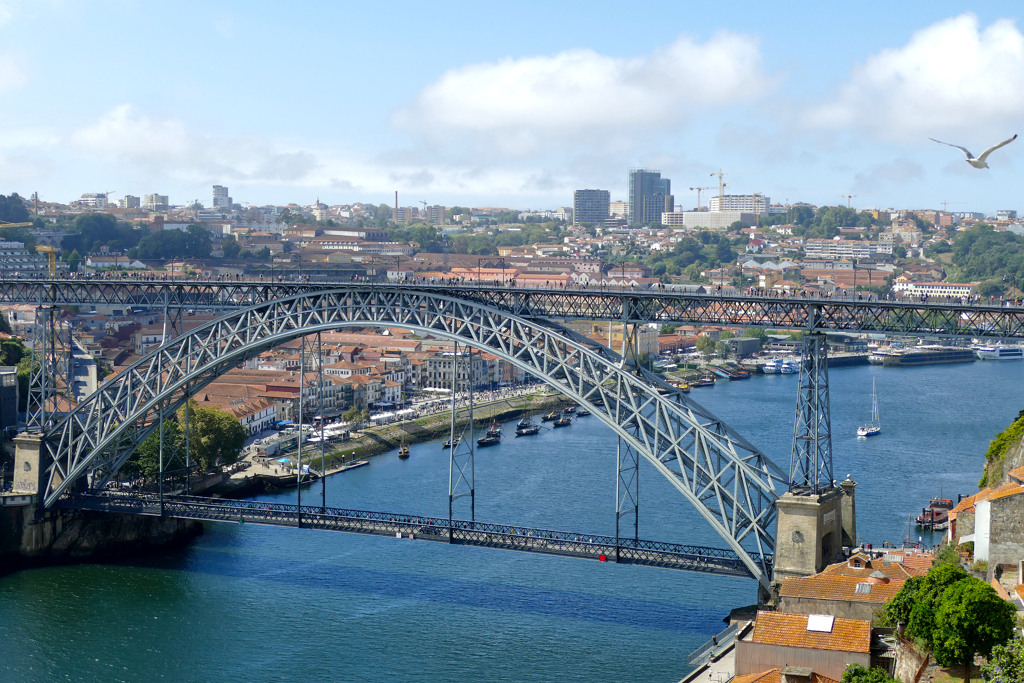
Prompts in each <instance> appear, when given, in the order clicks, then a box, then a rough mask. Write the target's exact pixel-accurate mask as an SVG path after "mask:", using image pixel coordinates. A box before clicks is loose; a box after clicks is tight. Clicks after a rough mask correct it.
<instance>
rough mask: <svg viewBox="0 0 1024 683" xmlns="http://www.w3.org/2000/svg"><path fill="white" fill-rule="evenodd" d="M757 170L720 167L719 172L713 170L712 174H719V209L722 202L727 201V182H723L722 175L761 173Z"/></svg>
mask: <svg viewBox="0 0 1024 683" xmlns="http://www.w3.org/2000/svg"><path fill="white" fill-rule="evenodd" d="M760 172H761V171H760V170H757V171H723V170H722V169H718V172H717V173H714V172H712V173H711V175H712V176H718V210H719V211H721V210H722V204H724V203H725V183H723V182H722V176H724V175H739V174H740V173H760Z"/></svg>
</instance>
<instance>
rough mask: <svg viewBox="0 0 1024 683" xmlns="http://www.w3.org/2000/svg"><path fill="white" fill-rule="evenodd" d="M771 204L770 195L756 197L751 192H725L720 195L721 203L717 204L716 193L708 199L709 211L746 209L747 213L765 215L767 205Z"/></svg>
mask: <svg viewBox="0 0 1024 683" xmlns="http://www.w3.org/2000/svg"><path fill="white" fill-rule="evenodd" d="M771 204H772V199H771V197H766V196H764V195H760V194H759V195H757V196H756V197H755V196H754V195H752V194H727V195H725V196H723V197H721V205H719V197H718V196H717V195H715V196H713V197H712V198H711V199H709V200H708V209H709V210H710V211H746V212H748V213H757V214H761V215H765V214H767V213H768V207H770V206H771Z"/></svg>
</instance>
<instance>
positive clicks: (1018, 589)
mask: <svg viewBox="0 0 1024 683" xmlns="http://www.w3.org/2000/svg"><path fill="white" fill-rule="evenodd" d="M1013 592H1014V594H1016V596H1017V599H1018V600H1020V601H1021V602H1024V583H1022V584H1020V585H1019V586H1014V587H1013Z"/></svg>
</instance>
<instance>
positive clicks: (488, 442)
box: [476, 434, 501, 448]
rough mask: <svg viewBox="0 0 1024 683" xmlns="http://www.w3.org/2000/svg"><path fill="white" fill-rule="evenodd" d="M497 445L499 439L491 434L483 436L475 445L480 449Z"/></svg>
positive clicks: (499, 441)
mask: <svg viewBox="0 0 1024 683" xmlns="http://www.w3.org/2000/svg"><path fill="white" fill-rule="evenodd" d="M499 443H501V437H500V436H494V435H492V434H485V435H484V436H481V437H480V438H479V439H477V440H476V445H477V446H479V447H480V448H484V447H486V446H497V445H498V444H499Z"/></svg>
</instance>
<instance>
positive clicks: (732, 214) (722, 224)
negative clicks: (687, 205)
mask: <svg viewBox="0 0 1024 683" xmlns="http://www.w3.org/2000/svg"><path fill="white" fill-rule="evenodd" d="M736 221H740V222H741V223H745V224H746V225H755V224H756V223H757V216H756V215H755V214H754V213H753V212H748V211H672V212H669V211H666V212H664V213H663V214H661V222H662V224H663V225H667V226H669V227H670V228H690V229H692V228H706V229H708V230H725V229H726V228H728V227H729V226H730V225H732V224H733V223H735V222H736Z"/></svg>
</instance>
